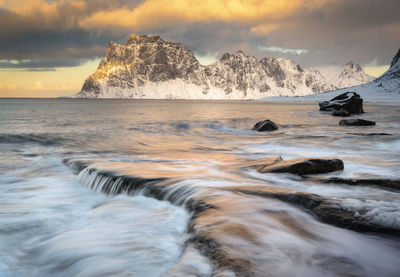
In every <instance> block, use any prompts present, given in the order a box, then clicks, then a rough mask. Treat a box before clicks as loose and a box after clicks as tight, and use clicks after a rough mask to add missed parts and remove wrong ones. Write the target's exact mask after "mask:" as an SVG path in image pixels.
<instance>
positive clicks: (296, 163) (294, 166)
mask: <svg viewBox="0 0 400 277" xmlns="http://www.w3.org/2000/svg"><path fill="white" fill-rule="evenodd" d="M255 168H256V170H257V171H258V172H260V173H292V174H297V175H307V174H319V173H328V172H333V171H337V170H343V161H341V160H339V159H315V158H311V159H307V158H306V159H303V158H300V159H293V160H287V161H283V160H277V161H276V162H275V163H273V164H271V163H267V164H258V165H256V166H255Z"/></svg>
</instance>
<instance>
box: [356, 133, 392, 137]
mask: <svg viewBox="0 0 400 277" xmlns="http://www.w3.org/2000/svg"><path fill="white" fill-rule="evenodd" d="M349 135H354V136H365V137H373V136H393V135H392V134H388V133H366V134H363V133H349Z"/></svg>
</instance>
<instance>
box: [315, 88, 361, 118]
mask: <svg viewBox="0 0 400 277" xmlns="http://www.w3.org/2000/svg"><path fill="white" fill-rule="evenodd" d="M319 110H320V111H340V110H345V111H347V112H348V113H350V114H360V113H364V109H363V99H362V98H361V97H360V95H359V94H358V93H355V92H346V93H343V94H340V95H338V96H336V97H335V98H333V99H331V100H330V101H324V102H320V103H319Z"/></svg>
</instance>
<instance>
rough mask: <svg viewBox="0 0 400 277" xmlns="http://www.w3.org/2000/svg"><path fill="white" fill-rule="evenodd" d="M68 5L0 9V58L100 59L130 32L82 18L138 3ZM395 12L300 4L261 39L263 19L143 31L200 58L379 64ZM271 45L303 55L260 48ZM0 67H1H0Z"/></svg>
mask: <svg viewBox="0 0 400 277" xmlns="http://www.w3.org/2000/svg"><path fill="white" fill-rule="evenodd" d="M72 2H73V1H61V2H60V3H59V4H57V7H56V10H57V13H56V15H54V16H49V15H46V16H45V15H44V14H42V13H41V12H40V11H33V12H32V13H31V14H29V15H20V14H18V13H16V12H12V11H10V10H5V9H1V8H0V59H3V60H4V59H5V60H13V59H16V60H23V59H30V60H31V61H34V62H36V63H37V65H40V66H34V65H29V64H24V63H21V64H20V67H19V68H22V65H23V66H25V68H31V69H34V68H56V67H59V66H76V65H80V64H81V63H82V61H83V60H85V59H91V58H95V57H101V56H103V55H104V51H105V49H106V46H107V42H108V41H109V40H113V41H116V42H119V43H125V41H126V38H127V36H128V35H129V31H124V32H122V33H121V32H110V31H104V32H102V31H99V30H90V29H82V28H81V27H80V25H79V22H80V20H81V19H83V18H85V17H87V16H89V15H91V14H93V13H95V12H98V11H109V10H114V9H121V8H123V7H125V8H126V9H134V8H135V7H137V5H139V4H140V3H142V2H143V0H142V1H129V0H119V1H108V0H86V1H85V5H84V7H83V6H82V7H81V6H78V5H74V4H73V3H72ZM317 2H318V1H317ZM163 8H164V7H160V10H162V9H163ZM399 11H400V1H399V0H383V1H382V0H352V1H348V0H338V1H331V2H328V3H326V4H323V5H320V6H316V7H314V8H309V6H307V5H304V6H303V7H302V8H300V9H298V10H296V11H295V12H294V13H293V14H291V15H290V17H288V18H283V19H282V18H280V19H277V20H276V21H274V22H272V23H273V24H275V25H276V26H277V27H276V28H275V29H271V31H269V32H266V33H265V34H255V33H254V32H252V31H251V30H252V28H253V27H256V25H257V24H261V25H262V24H263V23H265V22H268V23H271V22H270V21H269V19H267V18H266V19H265V22H263V20H262V19H258V20H257V22H239V21H238V22H232V21H230V22H223V21H217V20H214V21H207V22H198V21H197V22H195V23H190V22H186V23H185V24H175V25H174V27H173V28H167V27H165V26H163V24H162V22H161V23H160V24H159V26H160V27H154V28H153V29H151V30H149V29H145V30H142V31H143V32H148V33H157V34H161V35H162V37H163V38H165V39H167V40H173V41H180V42H182V43H183V44H184V45H186V46H188V47H189V48H190V49H192V50H193V51H195V52H196V53H199V54H200V55H206V54H207V53H216V52H218V53H219V54H220V55H222V53H224V52H234V51H237V50H239V49H242V50H244V51H245V52H247V53H248V54H251V55H254V56H256V57H257V58H261V57H264V56H273V57H285V58H289V59H292V60H294V61H295V62H298V63H300V64H302V65H305V66H315V65H321V64H326V63H337V64H344V63H346V62H347V61H349V60H352V61H354V62H357V63H360V64H367V63H370V62H371V61H374V62H375V63H376V64H377V65H382V64H388V63H390V60H391V58H392V57H393V55H394V54H395V53H396V51H397V49H398V48H399V47H400V36H399V34H400V12H399ZM154 20H155V21H156V20H158V19H157V18H155V19H154ZM125 29H126V26H125V27H124V28H123V29H121V30H125ZM273 47H275V48H276V49H305V50H307V52H302V54H295V52H293V51H269V50H268V51H265V49H275V48H273ZM263 49H264V50H263ZM68 63H69V65H68ZM0 67H5V66H3V65H2V64H1V63H0Z"/></svg>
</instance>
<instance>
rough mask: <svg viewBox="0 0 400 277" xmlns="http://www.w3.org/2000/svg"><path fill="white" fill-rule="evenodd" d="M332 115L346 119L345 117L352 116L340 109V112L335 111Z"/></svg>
mask: <svg viewBox="0 0 400 277" xmlns="http://www.w3.org/2000/svg"><path fill="white" fill-rule="evenodd" d="M332 115H333V116H343V117H345V116H350V113H349V112H348V111H347V110H345V109H340V110H338V111H333V113H332Z"/></svg>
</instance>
